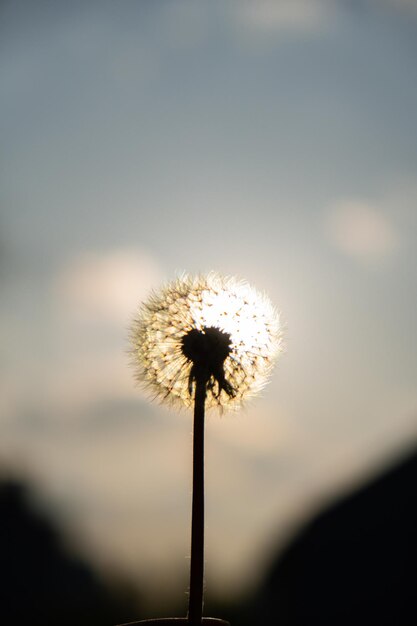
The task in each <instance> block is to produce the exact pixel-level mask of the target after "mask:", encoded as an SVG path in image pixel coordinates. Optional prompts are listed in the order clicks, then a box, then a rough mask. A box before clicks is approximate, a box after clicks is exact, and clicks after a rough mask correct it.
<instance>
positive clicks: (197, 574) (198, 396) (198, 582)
mask: <svg viewBox="0 0 417 626" xmlns="http://www.w3.org/2000/svg"><path fill="white" fill-rule="evenodd" d="M206 384H207V381H206V378H205V377H204V376H199V377H197V379H196V385H195V397H194V432H193V504H192V520H191V570H190V596H189V605H188V623H189V625H190V626H200V624H201V619H202V615H203V592H204V405H205V401H206Z"/></svg>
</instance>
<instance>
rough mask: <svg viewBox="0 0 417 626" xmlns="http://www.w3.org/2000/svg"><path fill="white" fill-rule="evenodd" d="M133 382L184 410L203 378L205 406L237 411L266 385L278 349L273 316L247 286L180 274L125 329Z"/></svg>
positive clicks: (266, 303) (276, 322)
mask: <svg viewBox="0 0 417 626" xmlns="http://www.w3.org/2000/svg"><path fill="white" fill-rule="evenodd" d="M132 343H133V356H134V363H135V367H136V371H137V378H138V380H139V381H140V382H141V383H143V384H144V385H145V386H147V387H148V388H149V389H150V390H151V392H152V393H153V394H154V395H155V396H156V397H159V398H161V399H163V400H167V401H173V402H177V403H178V404H185V405H186V406H191V405H192V404H193V398H194V393H193V392H194V391H195V385H196V382H197V379H198V378H199V377H203V378H204V377H205V378H206V391H207V395H206V408H212V407H214V406H218V407H220V408H226V409H233V408H238V407H239V406H240V405H241V404H242V402H243V400H245V399H246V398H249V397H251V396H253V395H255V394H256V393H257V392H259V391H260V390H261V389H262V387H263V386H264V385H265V383H266V382H267V380H268V377H269V375H270V373H271V369H272V366H273V363H274V361H275V357H276V356H277V354H278V352H279V349H280V346H281V330H280V325H279V319H278V316H277V314H276V312H275V310H274V308H273V307H272V305H271V304H270V302H269V300H268V299H267V298H266V297H265V296H263V295H261V294H259V293H258V292H257V291H255V290H254V289H253V288H252V287H250V286H249V285H248V284H247V283H246V282H241V281H237V280H235V279H233V278H224V277H222V276H219V275H217V274H209V275H207V276H197V277H188V276H186V277H183V278H180V279H178V280H176V281H174V282H172V283H170V284H168V285H166V286H165V287H164V288H162V289H161V290H160V291H159V292H156V293H154V294H153V295H152V296H151V297H150V299H149V300H148V301H147V302H145V303H144V304H143V306H142V309H141V311H140V315H139V316H138V318H137V319H136V320H135V322H134V324H133V327H132Z"/></svg>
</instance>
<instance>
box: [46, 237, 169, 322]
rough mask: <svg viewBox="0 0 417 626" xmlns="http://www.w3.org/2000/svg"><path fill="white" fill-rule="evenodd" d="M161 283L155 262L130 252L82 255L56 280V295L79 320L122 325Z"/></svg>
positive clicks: (66, 267)
mask: <svg viewBox="0 0 417 626" xmlns="http://www.w3.org/2000/svg"><path fill="white" fill-rule="evenodd" d="M160 281H161V270H160V268H159V267H158V265H157V263H156V261H155V259H153V258H152V256H150V255H149V254H147V253H146V252H143V251H135V250H129V249H120V250H113V251H110V252H106V253H93V252H90V253H85V254H81V255H79V256H76V257H75V258H73V259H71V260H70V261H69V262H68V264H67V265H66V266H65V267H64V268H63V269H62V270H61V271H60V272H59V274H58V276H57V278H56V284H55V293H56V296H57V297H58V299H59V300H60V302H61V304H62V305H64V307H65V308H66V309H67V312H70V313H73V314H75V315H76V316H77V317H79V318H92V317H93V318H95V319H97V318H98V319H99V320H100V319H105V320H109V321H113V322H116V323H123V322H126V320H127V319H128V318H129V316H130V315H131V314H132V312H133V311H134V310H135V309H136V308H137V306H138V304H139V302H140V301H141V300H143V298H144V297H145V296H146V295H147V293H148V292H149V291H150V289H151V288H152V287H154V286H156V285H158V283H159V282H160Z"/></svg>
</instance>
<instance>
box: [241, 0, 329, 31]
mask: <svg viewBox="0 0 417 626" xmlns="http://www.w3.org/2000/svg"><path fill="white" fill-rule="evenodd" d="M336 8H337V5H336V4H335V3H334V2H332V1H331V0H330V1H328V0H280V2H277V1H276V0H258V1H257V2H251V0H245V2H240V3H238V6H237V14H238V16H239V18H240V20H241V22H242V23H243V24H246V25H247V26H249V27H250V28H251V29H252V30H253V31H254V32H255V33H256V32H258V33H264V34H267V33H278V32H298V33H310V32H318V31H322V30H323V29H325V28H327V27H328V25H329V23H330V22H331V20H332V19H333V18H334V16H335V14H336Z"/></svg>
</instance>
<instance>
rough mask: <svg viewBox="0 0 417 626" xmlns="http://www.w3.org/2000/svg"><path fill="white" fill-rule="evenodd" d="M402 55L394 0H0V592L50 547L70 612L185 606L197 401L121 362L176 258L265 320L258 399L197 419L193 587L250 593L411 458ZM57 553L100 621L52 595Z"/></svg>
mask: <svg viewBox="0 0 417 626" xmlns="http://www.w3.org/2000/svg"><path fill="white" fill-rule="evenodd" d="M416 68H417V2H416V1H415V0H363V1H359V0H358V1H354V0H350V1H349V0H345V1H344V0H281V1H274V0H258V1H256V2H255V1H250V0H247V1H246V0H241V1H230V2H224V1H221V0H211V1H210V2H207V1H206V2H204V1H203V2H192V1H191V0H189V1H185V0H171V1H169V0H155V1H152V2H151V1H147V0H119V1H115V0H113V1H107V0H97V1H96V0H88V1H87V2H85V1H83V2H81V1H78V0H73V1H72V2H66V1H65V0H55V1H54V2H52V1H49V0H38V1H37V2H31V1H30V0H2V1H1V3H0V72H1V81H0V90H1V103H2V106H1V115H0V124H1V137H2V141H1V145H2V150H1V157H0V158H1V170H0V177H1V185H0V197H1V215H0V337H1V345H2V350H1V360H0V368H1V377H0V419H1V421H0V424H1V437H0V480H1V484H2V487H1V499H0V500H1V503H2V510H3V512H4V513H3V515H2V516H1V517H2V520H3V522H2V523H3V524H5V527H6V530H7V529H8V531H9V532H10V533H11V536H13V538H12V537H11V538H10V539H3V542H4V543H5V546H4V549H6V548H7V546H9V556H10V566H11V567H12V564H14V567H15V570H16V571H15V572H14V574H13V576H15V577H16V578H15V579H14V578H13V576H12V580H10V579H8V577H7V576H5V580H3V581H1V588H2V591H3V592H5V593H6V594H7V595H8V597H11V598H13V597H14V596H13V593H14V592H16V597H19V593H18V592H19V591H21V590H22V589H25V590H26V591H24V594H23V595H21V596H20V597H21V598H22V597H25V594H27V585H28V584H29V583H28V581H32V582H31V583H30V584H32V583H33V585H35V582H36V581H37V582H39V580H40V578H42V576H43V574H42V575H40V571H41V570H40V568H41V566H42V564H43V565H45V564H48V563H51V565H50V566H48V567H46V565H45V568H44V570H45V571H46V570H48V572H49V576H51V580H55V581H56V580H58V577H57V576H56V575H55V574H51V572H57V571H58V570H59V568H58V565H57V562H58V561H57V560H55V561H54V560H52V561H51V562H49V561H48V559H47V558H46V556H45V555H46V554H47V553H48V554H49V552H48V550H49V549H51V550H52V551H53V552H54V554H55V557H54V558H55V559H58V560H59V559H61V557H62V560H63V561H65V562H66V565H65V568H66V569H65V571H66V575H65V576H64V575H63V576H62V580H63V581H64V582H63V583H62V587H61V588H62V589H66V590H67V591H68V589H70V588H71V589H73V591H71V592H68V593H69V595H65V594H64V595H63V596H62V597H61V596H60V595H59V593H58V592H56V594H55V598H56V602H58V599H60V600H59V601H60V602H61V606H62V605H63V606H65V607H66V609H65V611H66V614H67V615H69V616H72V617H71V619H72V622H71V623H77V624H84V623H90V624H92V623H103V624H104V623H116V622H117V620H119V621H123V620H124V619H126V620H127V618H130V619H134V618H136V617H143V616H154V617H155V616H156V615H157V613H156V611H159V614H163V612H164V611H165V608H164V607H169V610H171V607H173V606H176V607H179V609H178V610H179V615H181V614H182V613H184V612H185V609H186V595H185V591H186V589H187V585H188V581H187V578H188V566H189V561H188V556H189V536H190V507H191V419H190V415H189V414H188V413H187V412H186V411H184V412H183V413H177V412H176V411H173V410H169V409H166V408H164V407H161V406H159V405H157V404H155V403H152V402H151V401H150V400H149V399H148V398H147V397H146V395H145V394H144V393H143V392H142V391H141V390H140V389H138V388H137V387H135V384H134V380H133V372H132V369H131V368H130V367H129V363H128V361H129V359H128V357H127V354H126V353H127V349H128V341H127V334H128V330H127V329H128V327H129V323H130V321H131V319H132V316H133V315H134V313H135V311H136V310H137V308H138V305H139V303H140V301H141V300H142V299H143V298H144V297H146V295H147V294H148V293H149V290H150V289H152V288H154V287H158V286H159V285H160V283H161V282H163V281H165V280H169V279H171V278H173V277H175V276H176V275H177V274H178V273H180V272H182V271H187V272H191V273H194V272H206V271H209V270H217V271H220V272H221V273H224V274H232V275H236V276H238V277H240V278H245V279H247V280H248V281H249V282H250V283H252V284H253V285H254V286H255V287H256V288H258V289H260V290H264V291H265V292H267V293H268V295H269V296H270V298H271V300H272V301H273V302H274V304H275V305H276V306H277V308H278V309H279V310H280V311H281V315H282V320H283V322H284V324H285V327H286V331H285V346H286V349H285V353H284V354H283V355H282V356H281V358H280V360H279V363H278V366H277V368H276V370H275V372H274V375H273V378H272V381H271V383H270V385H269V386H268V387H267V388H266V389H265V392H264V393H263V395H262V397H261V398H258V399H256V400H254V401H252V402H251V403H248V405H247V407H246V408H245V410H243V411H241V412H240V413H236V414H233V415H229V414H224V415H222V416H218V415H217V414H216V413H212V414H211V415H210V416H209V418H208V421H207V443H206V446H207V447H206V472H207V495H206V497H207V513H206V519H207V530H206V534H207V539H206V542H207V543H206V545H207V547H206V562H207V566H206V588H207V593H208V594H209V595H210V597H211V598H213V606H214V605H215V604H216V603H217V604H223V605H224V606H229V607H234V608H233V610H236V607H239V606H242V602H243V601H246V599H247V598H248V597H252V596H254V595H256V594H257V593H258V594H259V593H261V591H260V590H261V589H263V591H262V593H266V591H265V589H266V587H265V584H266V583H265V580H266V578H265V577H266V576H267V572H268V571H270V568H271V563H272V561H273V559H274V558H275V557H276V558H279V555H280V554H281V555H282V554H284V552H285V549H286V548H285V546H288V542H289V541H290V540H291V539H292V538H293V537H295V536H296V535H297V533H298V532H299V531H300V532H301V529H302V528H304V525H305V524H306V523H307V522H308V520H311V519H312V518H314V516H315V515H316V514H317V513H318V512H319V511H321V510H322V509H324V508H326V507H327V506H328V505H329V506H330V503H332V502H334V501H335V500H336V499H340V498H342V497H343V494H348V493H351V492H354V491H355V490H356V489H357V488H359V486H360V485H362V484H365V483H367V481H368V483H369V481H371V482H372V480H373V477H375V476H377V475H378V474H379V473H381V472H384V471H385V468H387V467H390V466H392V465H393V464H395V463H396V462H397V460H398V459H401V458H402V457H404V456H405V455H406V454H411V453H412V450H413V447H414V446H415V445H416V443H417V386H416V380H417V333H416V302H417V247H416V235H417V123H416V122H417V119H416V118H417V71H416ZM398 462H399V461H398ZM414 484H415V483H414ZM401 493H402V492H401ZM404 498H405V501H407V502H408V503H410V502H411V500H412V498H410V492H409V491H404ZM400 509H401V507H400ZM401 511H403V512H404V511H405V509H401ZM371 514H373V513H372V511H371V513H370V515H371ZM404 515H405V512H404ZM371 516H372V515H371ZM383 517H384V514H383V513H381V518H383ZM409 519H410V518H409ZM8 520H9V521H8ZM17 520H21V521H20V522H19V523H18V522H17ZM399 525H400V526H401V524H399ZM30 528H32V531H33V533H34V534H33V533H32V531H30V530H29V529H30ZM36 528H37V529H38V531H39V533H40V535H39V534H38V535H37V534H36V532H35V531H34V530H33V529H36ZM42 529H43V530H42ZM2 536H3V537H5V536H6V535H5V534H4V533H3V535H2ZM32 536H33V542H32V543H30V538H31V537H32ZM39 536H42V537H43V538H44V540H45V541H46V543H45V546H46V547H45V548H44V549H43V548H41V546H43V545H44V544H43V543H42V541H40V540H39ZM23 537H25V538H26V540H27V542H28V545H27V546H26V547H25V545H26V544H25V543H24V542H23V541H22V539H23ZM37 537H38V538H37ZM29 543H30V546H32V547H33V546H37V547H38V552H36V550H35V551H33V550H32V548H30V547H29ZM48 546H49V548H48ZM51 546H52V547H51ZM57 555H58V556H59V558H58V556H57ZM68 559H69V561H70V563H69V564H68ZM54 563H55V565H54ZM60 563H61V561H60ZM59 567H61V565H60V566H59ZM68 568H69V569H68ZM71 568H72V569H71ZM9 571H12V570H9ZM13 571H14V570H13ZM42 571H43V570H42ZM74 571H75V572H76V573H77V576H78V578H77V576H75V575H74V576H75V578H74V580H75V579H76V580H77V581H78V583H77V584H79V588H80V589H81V588H82V589H83V590H84V592H85V594H86V596H88V598H90V600H91V598H92V597H94V598H96V599H97V606H101V607H102V610H103V611H104V613H103V615H104V617H103V616H102V617H100V616H98V617H97V616H96V614H95V613H94V615H93V611H92V609H91V607H90V609H88V610H87V612H86V609H85V606H84V608H83V609H82V610H83V611H84V613H83V615H84V616H85V615H87V614H88V616H89V617H88V619H87V618H85V619H86V620H87V621H85V622H84V621H82V620H83V619H84V617H83V618H82V617H81V613H80V611H81V608H80V607H78V608H79V612H78V613H77V610H78V609H77V608H76V607H75V608H73V613H71V611H70V608H69V607H74V606H75V605H74V602H75V604H76V603H77V598H78V601H79V602H81V600H79V598H80V593H77V592H76V591H74V589H77V587H76V585H75V586H74V587H72V584H71V583H70V582H69V581H70V580H72V578H71V576H72V574H71V572H72V573H74ZM80 572H81V574H80ZM316 573H317V572H316ZM45 576H47V575H46V574H45ZM80 576H81V578H80ZM83 576H84V578H83ZM87 579H88V580H89V581H90V583H88V584H87V583H86V580H87ZM80 580H81V581H83V582H81V583H80ZM22 581H23V582H22ZM45 581H46V582H45V588H44V592H45V593H48V592H47V591H46V590H48V589H49V590H50V589H51V587H50V586H49V584H50V583H49V582H47V579H46V578H45ZM57 584H58V583H57ZM89 584H91V585H92V586H91V587H90V586H89ZM271 584H272V583H271ZM22 585H23V586H22ZM90 588H91V593H90V592H89V591H88V590H89V589H90ZM110 588H111V590H112V591H111V592H109V591H108V589H110ZM11 589H12V591H11ZM34 589H36V585H35V587H34ZM44 592H40V591H39V593H37V592H36V593H35V592H34V596H36V597H34V599H33V602H34V605H33V606H34V607H35V608H34V609H33V610H34V611H35V613H36V612H37V611H38V613H37V614H39V606H38V605H37V603H38V604H39V603H42V598H43V597H44V596H43V595H42V593H44ZM10 594H11V595H10ZM112 594H113V595H112ZM259 597H260V596H259ZM271 597H272V596H271ZM71 598H72V599H71ZM242 599H245V600H242ZM105 602H108V605H106V604H105ZM271 602H272V601H271ZM17 604H19V601H17V602H16V603H14V602H13V601H12V602H11V605H10V611H11V612H10V613H6V615H9V617H10V619H11V618H12V617H13V619H15V620H16V621H15V622H14V623H23V621H24V619H26V618H24V617H22V616H23V613H22V614H19V615H21V617H20V618H21V621H20V622H19V621H18V617H16V615H17V614H16V613H13V611H17V610H18V609H17V607H16V605H17ZM29 604H30V603H29ZM29 604H26V610H28V608H27V607H28V606H29ZM110 605H111V606H110ZM122 606H123V607H124V608H121V607H122ZM103 607H105V608H104V609H103ZM19 610H20V611H23V608H22V606H20V607H19ZM166 610H167V611H168V608H167V609H166ZM231 610H232V609H231ZM171 612H172V611H171ZM97 615H98V614H97ZM223 617H224V615H223ZM39 619H40V621H39V624H42V625H43V626H46V625H48V624H49V623H52V622H50V621H48V620H50V617H48V616H47V615H44V616H43V617H42V618H39ZM68 619H70V617H68ZM94 620H96V621H94ZM100 620H101V621H100ZM242 620H243V618H242ZM33 623H35V622H33ZM37 623H38V622H36V624H37ZM60 623H61V624H64V621H63V619H61V620H60ZM68 623H69V622H68ZM242 623H243V621H242ZM254 623H256V621H255V622H254ZM282 623H287V622H284V621H283V622H282ZM288 623H290V622H288ZM291 623H295V622H291ZM297 623H300V624H301V623H304V622H301V621H300V622H297ZM310 623H313V622H312V621H311V620H310ZM339 623H341V622H339ZM357 623H358V622H357ZM370 623H371V622H369V621H368V624H370ZM382 623H383V622H382V621H380V622H378V625H379V626H380V624H382ZM384 623H385V622H384ZM387 623H391V622H387ZM392 623H393V622H392ZM401 623H402V622H401ZM404 623H406V622H404Z"/></svg>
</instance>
